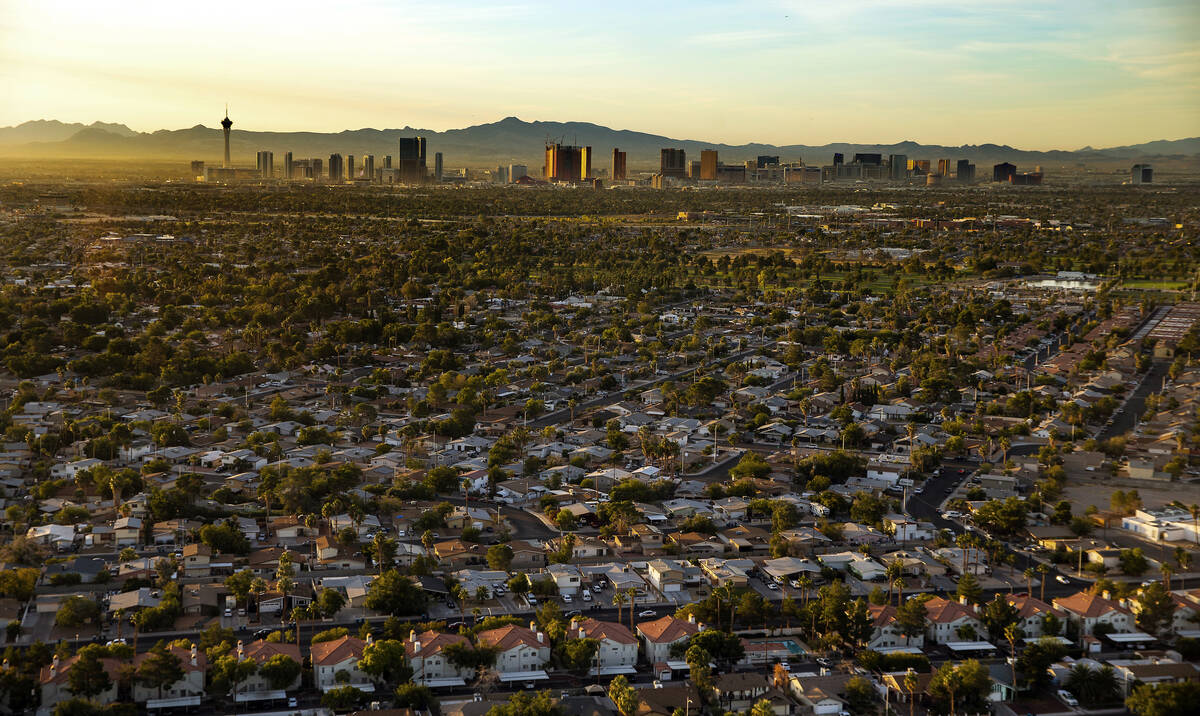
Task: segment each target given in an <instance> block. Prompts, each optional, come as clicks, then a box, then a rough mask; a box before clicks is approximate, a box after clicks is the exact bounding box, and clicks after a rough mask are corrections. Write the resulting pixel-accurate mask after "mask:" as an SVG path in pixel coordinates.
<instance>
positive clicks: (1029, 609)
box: [1004, 594, 1067, 640]
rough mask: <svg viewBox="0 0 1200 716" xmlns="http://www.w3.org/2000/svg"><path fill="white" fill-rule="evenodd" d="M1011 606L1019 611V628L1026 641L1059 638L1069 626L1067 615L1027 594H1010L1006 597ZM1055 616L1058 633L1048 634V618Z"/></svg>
mask: <svg viewBox="0 0 1200 716" xmlns="http://www.w3.org/2000/svg"><path fill="white" fill-rule="evenodd" d="M1004 598H1005V599H1006V600H1007V601H1008V603H1009V604H1011V605H1012V606H1014V607H1016V609H1017V626H1019V627H1020V628H1021V633H1022V634H1024V635H1025V639H1026V640H1032V639H1037V638H1038V637H1042V636H1058V635H1059V634H1061V633H1062V630H1063V629H1064V628H1066V626H1067V615H1066V614H1065V613H1064V612H1062V611H1060V610H1058V609H1055V608H1054V607H1052V606H1050V605H1049V604H1047V603H1045V602H1043V601H1042V600H1040V599H1035V598H1034V597H1032V596H1030V595H1025V594H1008V595H1005V597H1004ZM1048 616H1053V617H1055V618H1056V619H1058V620H1059V628H1058V633H1055V634H1049V633H1047V632H1046V629H1045V624H1046V617H1048Z"/></svg>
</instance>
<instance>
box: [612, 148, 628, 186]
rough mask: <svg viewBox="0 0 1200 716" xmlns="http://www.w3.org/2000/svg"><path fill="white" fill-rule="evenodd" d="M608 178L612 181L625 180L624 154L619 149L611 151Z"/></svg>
mask: <svg viewBox="0 0 1200 716" xmlns="http://www.w3.org/2000/svg"><path fill="white" fill-rule="evenodd" d="M609 178H610V179H612V180H613V181H624V180H625V152H622V151H621V150H620V149H616V148H614V149H613V153H612V173H611V174H609Z"/></svg>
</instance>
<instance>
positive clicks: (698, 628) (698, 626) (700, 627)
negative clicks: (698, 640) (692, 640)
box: [696, 622, 704, 631]
mask: <svg viewBox="0 0 1200 716" xmlns="http://www.w3.org/2000/svg"><path fill="white" fill-rule="evenodd" d="M696 631H704V622H697V624H696Z"/></svg>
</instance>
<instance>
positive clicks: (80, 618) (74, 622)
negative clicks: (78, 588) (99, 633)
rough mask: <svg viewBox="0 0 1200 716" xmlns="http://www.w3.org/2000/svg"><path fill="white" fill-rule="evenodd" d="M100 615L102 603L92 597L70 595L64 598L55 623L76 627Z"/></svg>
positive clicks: (55, 616)
mask: <svg viewBox="0 0 1200 716" xmlns="http://www.w3.org/2000/svg"><path fill="white" fill-rule="evenodd" d="M99 617H100V605H99V604H98V603H97V602H96V601H95V600H92V599H88V598H86V597H80V596H74V595H73V596H70V597H67V598H66V599H64V600H62V602H61V603H60V604H59V607H58V613H57V614H55V615H54V625H55V626H60V627H66V628H68V629H74V628H76V627H80V626H83V625H84V624H86V623H88V622H90V621H93V620H95V619H98V618H99Z"/></svg>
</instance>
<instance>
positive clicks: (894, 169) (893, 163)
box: [888, 154, 908, 181]
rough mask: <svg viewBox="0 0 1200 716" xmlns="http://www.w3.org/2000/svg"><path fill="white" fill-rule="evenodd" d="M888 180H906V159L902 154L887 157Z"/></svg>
mask: <svg viewBox="0 0 1200 716" xmlns="http://www.w3.org/2000/svg"><path fill="white" fill-rule="evenodd" d="M888 178H889V179H891V180H892V181H903V180H904V179H907V178H908V157H907V156H905V155H903V154H890V155H888Z"/></svg>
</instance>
